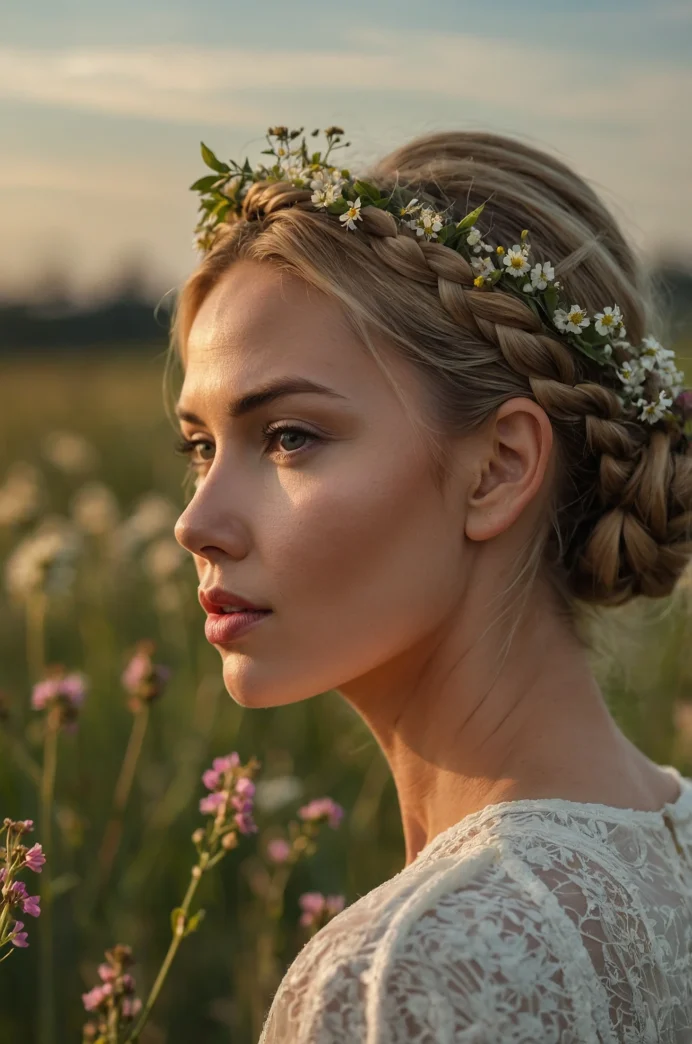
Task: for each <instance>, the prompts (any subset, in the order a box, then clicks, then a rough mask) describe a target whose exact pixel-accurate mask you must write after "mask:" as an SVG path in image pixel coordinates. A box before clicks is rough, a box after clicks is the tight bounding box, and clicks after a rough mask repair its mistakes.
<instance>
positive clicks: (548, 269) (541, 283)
mask: <svg viewBox="0 0 692 1044" xmlns="http://www.w3.org/2000/svg"><path fill="white" fill-rule="evenodd" d="M554 278H555V269H554V268H553V266H552V265H551V263H550V261H544V262H543V264H542V265H534V266H533V268H532V269H531V283H532V284H533V286H534V287H535V288H536V290H545V289H546V287H547V286H548V283H552V281H553V279H554Z"/></svg>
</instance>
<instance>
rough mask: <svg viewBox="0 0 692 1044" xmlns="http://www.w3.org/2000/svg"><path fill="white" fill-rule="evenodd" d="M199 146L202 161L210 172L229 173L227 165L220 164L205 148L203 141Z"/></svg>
mask: <svg viewBox="0 0 692 1044" xmlns="http://www.w3.org/2000/svg"><path fill="white" fill-rule="evenodd" d="M200 146H201V149H202V159H203V160H204V162H205V163H206V165H207V166H208V167H211V169H212V170H216V171H218V172H219V174H229V173H230V170H231V168H230V167H229V166H228V164H227V163H222V161H221V160H220V159H217V158H216V156H215V155H214V153H213V152H212V151H211V149H210V148H207V146H206V145H205V144H204V142H203V141H201V142H200Z"/></svg>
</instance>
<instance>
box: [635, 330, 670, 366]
mask: <svg viewBox="0 0 692 1044" xmlns="http://www.w3.org/2000/svg"><path fill="white" fill-rule="evenodd" d="M642 344H643V345H644V348H643V349H641V350H640V352H639V358H640V360H641V364H642V366H643V367H644V368H645V369H646V370H654V369H659V368H660V367H661V366H662V365H665V364H667V363H668V362H669V361H670V360H672V359H674V358H675V352H673V351H671V349H670V348H664V347H663V345H662V344H661V343H660V342H659V341H657V340H656V338H655V337H645V338H644V339H643V340H642Z"/></svg>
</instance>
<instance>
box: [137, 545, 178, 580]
mask: <svg viewBox="0 0 692 1044" xmlns="http://www.w3.org/2000/svg"><path fill="white" fill-rule="evenodd" d="M187 557H188V555H187V552H186V551H185V550H184V549H183V548H182V547H181V546H180V544H179V543H178V541H177V540H175V539H174V538H173V537H172V536H171V537H161V538H159V539H158V540H155V541H154V542H153V543H151V544H150V545H149V547H148V548H147V550H146V552H145V553H144V556H143V558H142V565H143V566H144V571H145V572H146V573H147V574H148V576H150V577H151V579H152V580H153V581H154V582H155V583H162V582H163V581H165V580H170V578H171V577H172V576H173V575H174V574H175V573H177V572H178V570H179V569H180V567H181V565H182V564H183V562H184V561H186V559H187Z"/></svg>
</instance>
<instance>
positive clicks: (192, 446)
mask: <svg viewBox="0 0 692 1044" xmlns="http://www.w3.org/2000/svg"><path fill="white" fill-rule="evenodd" d="M198 447H207V448H209V449H210V450H211V452H212V454H213V452H214V446H213V443H211V442H209V441H208V440H207V439H186V438H181V439H178V440H177V441H176V443H175V447H174V448H175V452H176V453H178V454H180V456H183V457H189V458H190V460H189V465H190V467H191V468H193V469H194V468H197V467H199V465H200V464H205V463H207V462H208V461H209V460H210V459H211V458H207V457H204V458H202V459H201V460H199V459H196V458H195V457H194V456H193V454H195V453H197V449H198Z"/></svg>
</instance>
